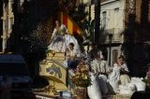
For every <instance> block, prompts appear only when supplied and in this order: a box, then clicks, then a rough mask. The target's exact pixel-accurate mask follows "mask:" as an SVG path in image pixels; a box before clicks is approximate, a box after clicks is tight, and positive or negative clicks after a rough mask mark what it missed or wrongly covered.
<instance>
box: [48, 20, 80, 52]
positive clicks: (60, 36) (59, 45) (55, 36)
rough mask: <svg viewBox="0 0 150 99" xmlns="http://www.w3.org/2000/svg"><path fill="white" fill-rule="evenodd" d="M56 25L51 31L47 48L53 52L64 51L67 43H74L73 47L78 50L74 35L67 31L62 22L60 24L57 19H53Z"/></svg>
mask: <svg viewBox="0 0 150 99" xmlns="http://www.w3.org/2000/svg"><path fill="white" fill-rule="evenodd" d="M55 24H56V27H55V28H54V31H53V33H52V37H51V42H50V45H49V46H48V50H53V51H55V52H65V50H66V48H67V46H68V44H69V43H71V42H72V43H74V45H75V46H74V48H75V50H77V51H80V48H79V44H78V41H77V40H76V39H75V37H74V36H72V35H70V34H69V33H68V29H67V28H66V26H65V25H64V24H60V22H59V21H58V20H56V21H55Z"/></svg>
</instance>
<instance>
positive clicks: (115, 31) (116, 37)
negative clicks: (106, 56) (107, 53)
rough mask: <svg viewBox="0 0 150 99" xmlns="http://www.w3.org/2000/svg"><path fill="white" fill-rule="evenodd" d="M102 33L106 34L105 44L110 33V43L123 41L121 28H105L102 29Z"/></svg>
mask: <svg viewBox="0 0 150 99" xmlns="http://www.w3.org/2000/svg"><path fill="white" fill-rule="evenodd" d="M104 34H105V35H106V41H105V44H108V43H109V41H110V40H109V35H112V41H111V42H112V43H123V40H124V39H123V29H120V28H112V29H106V30H105V31H104Z"/></svg>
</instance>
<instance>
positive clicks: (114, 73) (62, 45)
mask: <svg viewBox="0 0 150 99" xmlns="http://www.w3.org/2000/svg"><path fill="white" fill-rule="evenodd" d="M67 36H68V37H67ZM48 48H49V50H54V51H56V52H64V53H65V54H64V56H65V59H64V66H65V67H66V68H68V69H70V70H72V71H74V70H75V69H76V68H77V65H78V64H79V63H80V61H81V60H82V61H83V60H84V61H85V63H86V64H87V65H88V66H89V70H90V71H89V72H91V73H93V74H94V75H96V76H97V78H98V83H99V85H98V86H97V87H99V89H100V92H101V95H102V96H104V97H105V96H109V94H111V93H118V92H119V85H126V84H127V83H129V82H130V81H131V78H130V76H129V72H130V71H129V69H128V66H127V63H126V61H125V57H124V56H123V55H120V56H119V57H118V59H117V61H116V62H115V63H114V64H113V66H109V65H108V62H107V61H106V60H105V57H104V56H103V55H102V52H101V51H100V50H99V49H98V47H97V45H96V44H93V45H92V48H91V50H90V51H88V52H83V53H81V51H80V47H79V44H78V42H77V40H76V39H75V38H74V37H73V36H72V35H70V34H69V32H68V30H67V28H66V27H65V25H63V24H62V25H61V24H60V23H59V21H56V27H55V29H54V31H53V34H52V41H51V44H50V45H49V46H48ZM85 53H86V54H85ZM81 54H84V56H82V55H81ZM149 71H150V70H149ZM149 71H148V72H147V78H150V76H149V75H150V73H149Z"/></svg>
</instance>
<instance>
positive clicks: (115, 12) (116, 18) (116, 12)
mask: <svg viewBox="0 0 150 99" xmlns="http://www.w3.org/2000/svg"><path fill="white" fill-rule="evenodd" d="M114 14H115V16H114V18H115V20H114V22H115V27H116V26H117V24H118V20H119V19H118V18H119V17H118V16H119V8H115V9H114Z"/></svg>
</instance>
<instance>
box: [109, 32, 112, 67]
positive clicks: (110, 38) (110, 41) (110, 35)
mask: <svg viewBox="0 0 150 99" xmlns="http://www.w3.org/2000/svg"><path fill="white" fill-rule="evenodd" d="M108 36H109V66H111V43H112V36H113V35H112V34H108Z"/></svg>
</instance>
